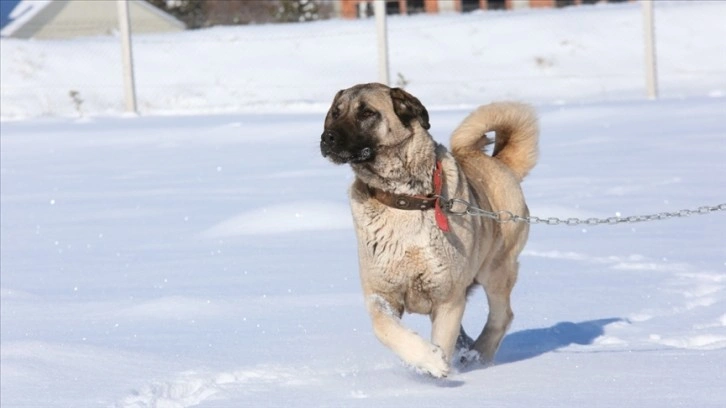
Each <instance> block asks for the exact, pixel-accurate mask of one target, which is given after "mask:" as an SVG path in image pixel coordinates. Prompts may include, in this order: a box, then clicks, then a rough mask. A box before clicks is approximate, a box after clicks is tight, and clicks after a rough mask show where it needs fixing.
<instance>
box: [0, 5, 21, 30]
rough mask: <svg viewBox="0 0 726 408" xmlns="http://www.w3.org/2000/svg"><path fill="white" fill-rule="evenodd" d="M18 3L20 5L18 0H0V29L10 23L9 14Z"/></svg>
mask: <svg viewBox="0 0 726 408" xmlns="http://www.w3.org/2000/svg"><path fill="white" fill-rule="evenodd" d="M18 3H20V0H0V28H3V27H5V24H7V23H8V22H10V12H11V11H13V9H14V8H15V6H17V5H18Z"/></svg>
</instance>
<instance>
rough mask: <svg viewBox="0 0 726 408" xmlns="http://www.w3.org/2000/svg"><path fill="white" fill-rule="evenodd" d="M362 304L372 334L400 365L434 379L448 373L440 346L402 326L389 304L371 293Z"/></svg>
mask: <svg viewBox="0 0 726 408" xmlns="http://www.w3.org/2000/svg"><path fill="white" fill-rule="evenodd" d="M366 303H367V304H368V313H369V314H370V316H371V320H372V321H373V331H374V333H375V334H376V337H378V340H380V341H381V343H383V344H385V345H386V346H387V347H388V348H390V349H391V350H393V352H394V353H396V354H397V355H398V357H400V358H401V359H402V360H403V361H404V362H406V363H408V364H410V365H412V366H414V367H416V368H419V369H421V370H423V371H425V372H427V373H429V374H431V375H432V376H434V377H437V378H441V377H446V376H447V375H448V374H449V360H448V358H447V355H446V354H445V353H444V351H443V350H442V349H441V347H439V346H437V345H434V344H431V343H429V342H428V341H426V340H424V339H423V338H421V336H419V335H418V334H416V333H415V332H414V331H412V330H410V329H407V328H406V327H404V326H403V325H402V324H401V313H399V312H398V311H396V310H395V309H394V308H393V306H392V305H391V303H390V302H388V301H387V300H386V299H384V298H383V297H382V296H380V295H376V294H373V295H370V296H368V299H367V302H366ZM457 333H458V332H457ZM455 340H456V337H454V341H455Z"/></svg>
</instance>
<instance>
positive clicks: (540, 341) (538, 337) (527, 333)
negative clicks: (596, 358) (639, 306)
mask: <svg viewBox="0 0 726 408" xmlns="http://www.w3.org/2000/svg"><path fill="white" fill-rule="evenodd" d="M620 321H623V319H620V318H610V319H599V320H588V321H586V322H580V323H572V322H560V323H557V324H556V325H554V326H552V327H548V328H543V329H529V330H522V331H518V332H515V333H511V334H509V335H507V336H506V337H505V338H504V340H503V341H502V345H501V347H500V348H499V351H498V352H497V355H496V357H495V358H494V363H495V364H497V365H498V364H508V363H515V362H517V361H522V360H528V359H530V358H534V357H537V356H540V355H542V354H545V353H549V352H551V351H555V350H557V349H560V348H563V347H567V346H569V345H571V344H581V345H587V344H592V342H593V341H594V340H595V339H596V338H598V337H600V336H602V335H603V333H604V330H603V328H604V327H605V326H607V325H608V324H610V323H614V322H620Z"/></svg>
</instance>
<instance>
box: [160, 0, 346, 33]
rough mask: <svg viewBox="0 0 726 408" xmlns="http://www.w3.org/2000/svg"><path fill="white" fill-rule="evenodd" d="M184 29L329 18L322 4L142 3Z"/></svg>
mask: <svg viewBox="0 0 726 408" xmlns="http://www.w3.org/2000/svg"><path fill="white" fill-rule="evenodd" d="M146 1H148V2H149V3H151V4H153V5H154V6H156V7H158V8H160V9H162V10H164V11H166V12H167V13H169V14H171V15H173V16H174V17H176V18H178V19H179V20H181V21H183V22H184V23H185V24H186V25H187V27H188V28H201V27H211V26H216V25H236V24H260V23H272V22H303V21H314V20H321V19H327V18H330V17H332V15H333V7H332V3H331V2H330V1H325V0H146Z"/></svg>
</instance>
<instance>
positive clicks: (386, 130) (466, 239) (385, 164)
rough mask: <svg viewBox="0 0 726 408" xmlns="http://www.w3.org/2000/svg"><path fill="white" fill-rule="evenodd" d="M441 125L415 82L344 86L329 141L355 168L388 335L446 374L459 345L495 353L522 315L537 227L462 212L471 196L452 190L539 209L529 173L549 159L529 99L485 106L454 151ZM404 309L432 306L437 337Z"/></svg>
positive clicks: (365, 267)
mask: <svg viewBox="0 0 726 408" xmlns="http://www.w3.org/2000/svg"><path fill="white" fill-rule="evenodd" d="M429 127H430V125H429V115H428V112H427V111H426V108H425V107H424V106H423V105H422V104H421V102H420V101H419V100H418V99H417V98H415V97H414V96H412V95H410V94H409V93H407V92H406V91H404V90H402V89H399V88H389V87H387V86H385V85H381V84H375V83H373V84H361V85H356V86H354V87H352V88H349V89H345V90H341V91H340V92H338V93H337V94H336V95H335V98H334V99H333V104H332V106H331V107H330V110H329V111H328V113H327V116H326V117H325V129H324V131H323V134H322V136H321V141H320V151H321V153H322V155H323V156H325V157H327V158H328V159H329V160H330V161H332V162H333V163H336V164H343V163H348V164H350V166H351V168H352V169H353V172H354V173H355V181H354V182H353V185H352V186H351V188H350V204H351V208H352V213H353V219H354V222H355V230H356V235H357V238H358V256H359V262H360V277H361V283H362V286H363V292H364V295H365V299H366V305H367V308H368V312H369V314H370V316H371V319H372V321H373V330H374V332H375V334H376V336H377V337H378V339H379V340H380V341H381V342H382V343H383V344H385V345H386V346H388V347H389V348H390V349H392V350H393V351H394V352H395V353H396V354H397V355H398V356H399V357H400V358H401V359H402V360H403V361H405V362H406V363H408V364H410V365H413V366H415V367H417V368H418V369H420V370H423V371H425V372H427V373H430V374H431V375H433V376H434V377H445V376H447V375H448V373H449V367H450V361H451V360H452V356H453V355H454V352H455V351H456V349H457V347H459V348H463V349H465V350H470V351H471V352H468V353H467V355H470V356H471V355H472V354H473V355H476V356H477V358H478V359H479V361H481V362H482V363H484V364H491V363H492V362H493V360H494V355H495V353H496V351H497V349H498V348H499V344H500V343H501V341H502V338H503V337H504V334H505V332H506V331H507V329H508V328H509V325H510V323H511V322H512V319H513V317H514V314H513V313H512V309H511V306H510V299H509V298H510V294H511V292H512V288H513V287H514V283H515V282H516V280H517V270H518V267H519V263H518V261H517V257H518V256H519V253H520V252H521V251H522V249H523V247H524V245H525V243H526V241H527V236H528V233H529V226H528V225H527V224H526V223H515V222H506V223H500V222H497V221H495V220H493V219H491V218H485V217H476V216H469V215H463V216H462V215H457V214H455V213H456V212H458V211H460V209H459V210H457V209H456V208H453V207H456V205H461V201H450V200H451V199H461V200H465V201H467V202H469V203H471V204H472V205H474V206H476V207H478V208H481V209H484V210H487V211H492V212H496V211H504V210H506V211H510V212H511V213H514V214H516V215H519V216H527V215H528V209H527V205H526V204H525V201H524V197H523V194H522V189H521V187H520V182H521V181H522V178H524V176H525V175H526V174H527V173H528V172H529V171H530V170H531V169H532V168H533V167H534V165H535V163H536V161H537V140H538V126H537V118H536V115H535V113H534V112H533V110H532V109H531V108H530V107H528V106H527V105H523V104H519V103H512V102H502V103H492V104H489V105H484V106H481V107H479V108H477V109H476V110H474V111H473V112H472V113H471V114H470V115H469V116H468V117H467V118H466V119H464V121H463V122H462V123H461V125H459V127H458V128H457V129H456V130H455V131H454V133H453V135H452V136H451V152H449V151H448V150H447V149H446V147H444V146H443V145H441V144H438V143H436V142H435V141H434V139H433V138H432V136H431V134H429V132H428V129H429ZM491 131H493V132H495V138H494V140H491V139H489V138H488V137H487V136H486V133H487V132H491ZM492 143H493V144H494V149H493V151H492V154H491V156H490V155H488V154H486V153H485V151H484V149H485V147H486V146H487V145H489V144H492ZM452 204H453V207H452ZM475 285H481V286H483V287H484V290H485V292H486V295H487V300H488V303H489V316H488V319H487V322H486V325H485V326H484V328H483V330H482V332H481V334H479V336H478V337H477V339H476V340H472V339H471V338H469V337H468V336H467V335H466V333H465V332H464V330H463V328H462V327H461V318H462V315H463V313H464V307H465V305H466V297H467V292H468V291H469V290H471V289H472V288H473V287H474V286H475ZM404 311H407V312H410V313H421V314H427V315H429V316H430V318H431V323H432V329H431V341H428V340H426V339H424V338H422V337H421V336H419V335H418V334H417V333H415V332H413V331H412V330H410V329H408V328H406V327H405V326H404V325H403V324H402V323H401V319H400V318H401V315H402V313H403V312H404Z"/></svg>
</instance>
